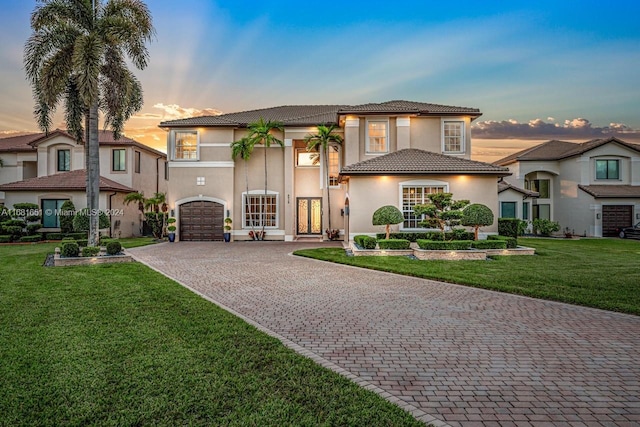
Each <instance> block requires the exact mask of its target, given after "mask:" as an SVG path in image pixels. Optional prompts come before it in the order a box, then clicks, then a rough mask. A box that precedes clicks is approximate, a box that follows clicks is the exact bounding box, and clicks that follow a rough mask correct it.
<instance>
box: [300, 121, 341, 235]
mask: <svg viewBox="0 0 640 427" xmlns="http://www.w3.org/2000/svg"><path fill="white" fill-rule="evenodd" d="M336 127H337V126H336V125H331V126H328V127H327V126H325V125H318V127H317V129H318V133H316V134H315V135H307V136H306V137H305V138H304V142H305V143H306V144H307V151H319V152H321V153H322V161H323V162H324V178H325V188H326V189H327V213H328V216H329V220H328V226H329V228H328V230H327V233H328V234H329V235H333V234H332V233H333V229H332V228H331V193H330V192H329V186H330V180H329V148H330V147H332V148H333V149H337V148H336V146H337V145H341V144H342V141H343V139H342V137H341V136H340V135H338V134H335V133H333V131H334V130H335V128H336Z"/></svg>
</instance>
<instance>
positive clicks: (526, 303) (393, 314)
mask: <svg viewBox="0 0 640 427" xmlns="http://www.w3.org/2000/svg"><path fill="white" fill-rule="evenodd" d="M310 246H312V245H311V244H297V243H276V242H246V243H232V244H224V243H177V244H168V243H167V244H161V245H153V246H147V247H141V248H136V249H132V250H131V251H130V252H131V253H132V254H133V255H134V257H136V258H137V259H139V260H140V261H143V262H145V263H147V264H148V265H150V266H152V267H154V268H156V269H158V270H160V271H162V272H164V273H165V274H166V275H168V276H170V277H172V278H175V279H177V280H179V281H180V282H181V283H183V284H185V285H187V286H189V287H191V288H193V289H195V290H197V291H199V292H201V293H202V294H204V295H206V296H208V297H210V298H211V299H213V300H215V301H217V302H219V303H221V304H222V305H224V306H227V307H229V308H231V309H233V310H234V311H236V312H238V313H240V314H242V315H244V316H246V317H247V318H249V319H252V320H253V321H254V322H256V323H258V324H259V325H262V326H263V327H265V328H267V329H269V330H271V331H274V332H276V333H277V334H279V335H281V336H283V337H285V338H286V339H288V340H291V341H293V342H294V343H296V344H298V345H299V346H301V347H302V348H304V349H306V350H307V351H311V352H313V353H315V354H316V355H318V356H320V357H321V358H324V359H326V360H328V361H330V362H333V364H335V365H337V366H339V367H341V368H344V369H345V370H347V371H349V372H351V373H352V374H354V375H356V376H357V378H358V379H359V380H361V381H365V383H366V382H368V383H370V384H373V385H374V386H377V387H379V389H377V390H378V392H380V389H382V390H384V391H386V392H388V393H389V394H385V393H382V394H383V395H385V396H387V397H389V396H393V397H391V400H395V399H394V397H395V398H398V399H401V400H402V401H403V402H406V403H407V404H408V405H406V407H407V408H408V409H410V410H411V409H412V408H418V410H414V414H417V415H418V416H419V417H420V414H421V411H420V410H422V411H424V413H427V414H431V415H433V416H434V417H435V418H436V419H438V420H442V421H444V422H446V423H448V424H450V425H464V426H467V425H529V423H531V424H532V425H580V426H582V425H640V317H635V316H630V315H622V314H616V313H610V312H606V311H600V310H594V309H589V308H582V307H577V306H570V305H566V304H560V303H553V302H546V301H540V300H534V299H530V298H523V297H518V296H513V295H508V294H501V293H497V292H491V291H485V290H480V289H474V288H469V287H463V286H457V285H451V284H444V283H440V282H435V281H430V280H422V279H417V278H409V277H403V276H396V275H391V274H386V273H381V272H375V271H369V270H361V269H356V268H352V267H346V266H340V265H334V264H328V263H323V262H319V261H314V260H309V259H304V258H298V257H293V256H289V255H287V254H288V253H290V252H292V251H293V250H296V249H300V248H303V247H310ZM316 246H317V244H316ZM371 388H375V387H371ZM421 419H423V420H429V419H430V418H429V417H428V416H424V417H422V418H421Z"/></svg>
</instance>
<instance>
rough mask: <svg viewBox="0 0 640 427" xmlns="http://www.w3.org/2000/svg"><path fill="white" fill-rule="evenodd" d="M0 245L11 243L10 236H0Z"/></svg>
mask: <svg viewBox="0 0 640 427" xmlns="http://www.w3.org/2000/svg"><path fill="white" fill-rule="evenodd" d="M0 243H11V236H10V235H7V234H2V235H0Z"/></svg>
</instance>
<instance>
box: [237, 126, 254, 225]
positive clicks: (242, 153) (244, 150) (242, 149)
mask: <svg viewBox="0 0 640 427" xmlns="http://www.w3.org/2000/svg"><path fill="white" fill-rule="evenodd" d="M253 147H254V145H253V144H252V142H251V140H250V139H249V138H248V137H244V138H241V139H239V140H238V141H234V142H232V143H231V158H232V159H233V160H235V159H236V158H237V157H240V158H241V159H242V160H244V182H245V185H246V187H247V193H246V197H245V205H246V206H245V209H246V210H245V212H246V214H250V212H249V167H248V165H247V163H249V159H250V158H251V154H252V153H253ZM249 219H250V223H251V231H253V235H254V236H255V232H256V231H255V230H254V228H253V219H252V218H251V216H250V215H249Z"/></svg>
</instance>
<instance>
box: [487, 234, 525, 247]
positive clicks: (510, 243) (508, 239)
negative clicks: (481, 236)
mask: <svg viewBox="0 0 640 427" xmlns="http://www.w3.org/2000/svg"><path fill="white" fill-rule="evenodd" d="M487 240H502V241H504V242H506V244H507V249H513V248H517V247H518V239H515V238H513V237H507V236H498V235H496V234H490V235H489V236H487Z"/></svg>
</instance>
